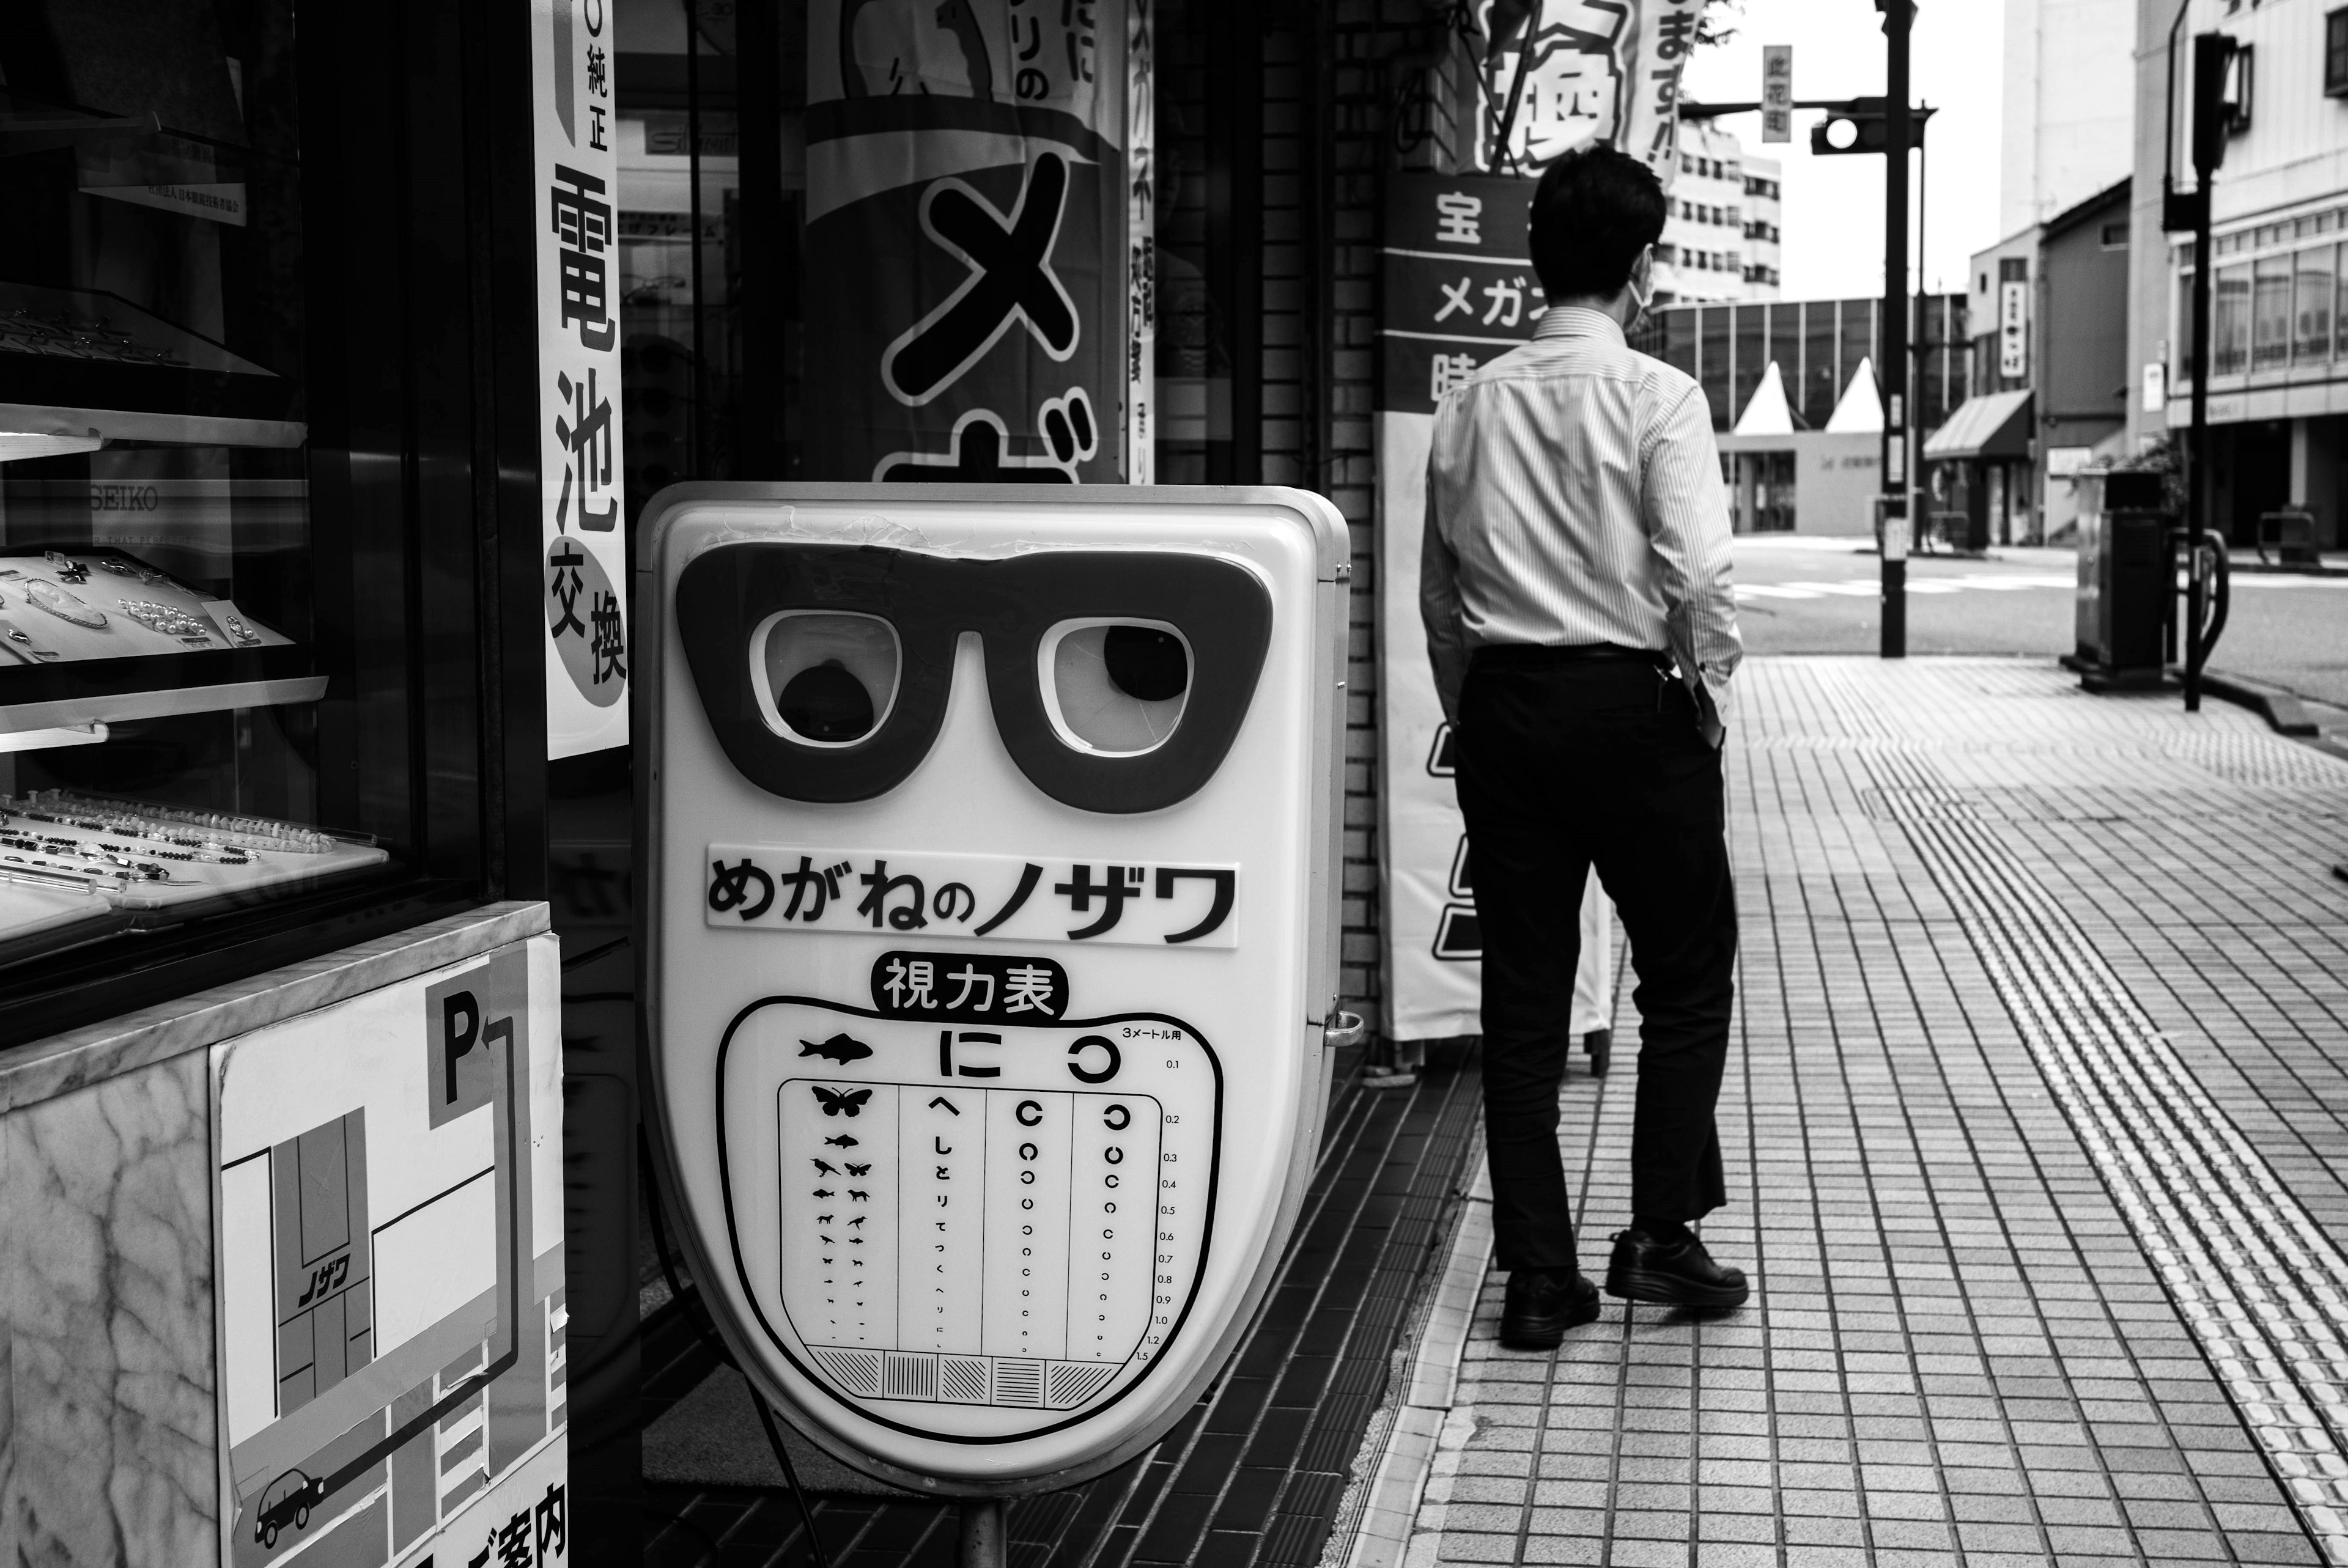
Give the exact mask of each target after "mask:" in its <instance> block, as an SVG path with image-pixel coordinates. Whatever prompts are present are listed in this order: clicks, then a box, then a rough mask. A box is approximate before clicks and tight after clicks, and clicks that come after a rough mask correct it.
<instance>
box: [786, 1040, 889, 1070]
mask: <svg viewBox="0 0 2348 1568" xmlns="http://www.w3.org/2000/svg"><path fill="white" fill-rule="evenodd" d="M799 1054H800V1055H801V1056H819V1057H821V1058H823V1059H824V1060H825V1061H836V1062H838V1063H839V1065H840V1066H842V1067H846V1066H847V1065H848V1064H849V1063H850V1062H851V1061H863V1060H864V1059H865V1058H866V1057H868V1056H870V1055H871V1054H872V1048H871V1047H870V1046H869V1045H867V1044H865V1043H864V1042H863V1041H862V1040H858V1039H855V1038H854V1037H853V1036H851V1035H849V1034H848V1033H846V1032H845V1031H843V1032H841V1033H839V1034H835V1035H833V1036H832V1037H831V1038H830V1039H829V1040H825V1041H824V1042H823V1043H821V1044H820V1045H819V1044H817V1043H816V1042H815V1041H814V1040H801V1041H799Z"/></svg>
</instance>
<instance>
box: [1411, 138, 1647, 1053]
mask: <svg viewBox="0 0 2348 1568" xmlns="http://www.w3.org/2000/svg"><path fill="white" fill-rule="evenodd" d="M1532 190H1533V182H1532V181H1531V180H1529V179H1494V178H1490V177H1488V176H1457V177H1455V176H1448V175H1424V174H1396V175H1389V176H1388V177H1387V179H1386V212H1385V251H1384V253H1383V254H1382V256H1381V257H1380V269H1379V271H1380V281H1381V283H1382V285H1383V290H1384V294H1385V314H1384V319H1383V321H1382V322H1381V323H1380V327H1379V339H1378V341H1379V345H1380V352H1379V371H1380V377H1379V387H1380V391H1379V396H1378V413H1377V418H1376V423H1375V440H1376V444H1377V463H1378V502H1377V504H1378V549H1379V552H1380V554H1379V571H1378V592H1379V598H1378V646H1379V649H1380V650H1381V658H1382V661H1383V667H1382V668H1381V669H1380V671H1379V674H1378V693H1379V702H1380V712H1379V725H1380V734H1381V739H1382V743H1383V744H1382V747H1381V750H1382V753H1383V757H1384V761H1383V764H1382V769H1383V771H1382V774H1381V776H1380V779H1379V785H1378V795H1379V806H1380V810H1381V813H1382V815H1381V818H1380V821H1379V831H1378V853H1379V860H1380V869H1381V871H1382V876H1381V877H1380V886H1381V887H1382V889H1383V891H1384V895H1385V905H1384V907H1383V910H1382V918H1381V922H1380V924H1381V928H1382V930H1383V931H1384V933H1385V1005H1386V1016H1385V1020H1384V1021H1385V1031H1386V1034H1387V1036H1388V1038H1390V1039H1395V1040H1440V1039H1447V1038H1449V1037H1452V1036H1456V1035H1463V1034H1475V1033H1478V1032H1480V1030H1481V1029H1482V1024H1481V1022H1480V1021H1479V1019H1480V1009H1479V996H1480V992H1481V989H1482V985H1483V974H1482V970H1483V962H1482V960H1483V952H1484V938H1483V933H1482V927H1481V926H1480V924H1479V923H1478V918H1477V914H1476V897H1475V887H1474V886H1473V884H1472V881H1471V880H1470V878H1469V876H1468V835H1467V828H1466V825H1465V824H1464V823H1463V822H1462V821H1461V820H1460V816H1459V802H1458V798H1457V794H1455V792H1454V785H1453V773H1454V769H1453V764H1452V752H1451V727H1450V726H1449V725H1448V724H1447V723H1445V722H1444V719H1443V707H1442V703H1441V702H1439V701H1438V700H1437V697H1436V694H1435V677H1434V674H1433V671H1432V670H1431V669H1430V668H1429V666H1428V663H1427V657H1426V632H1425V630H1423V628H1422V627H1421V625H1420V622H1419V617H1418V552H1419V541H1420V538H1421V534H1422V532H1423V530H1424V528H1425V526H1426V455H1427V448H1428V446H1429V444H1430V439H1431V436H1432V435H1433V431H1434V425H1435V405H1436V404H1437V402H1438V401H1439V400H1440V399H1441V398H1442V396H1443V395H1444V394H1445V393H1447V392H1448V391H1450V390H1451V389H1452V388H1453V387H1455V386H1458V385H1460V384H1464V383H1465V382H1466V381H1467V380H1468V377H1470V376H1472V375H1474V374H1476V372H1477V371H1478V370H1479V369H1481V368H1482V367H1483V366H1484V365H1486V364H1489V363H1491V362H1492V361H1493V360H1495V359H1497V358H1498V357H1499V356H1500V355H1502V354H1506V353H1508V352H1509V350H1510V349H1512V348H1515V347H1517V346H1518V345H1519V344H1521V343H1528V342H1529V341H1531V338H1532V334H1533V324H1534V323H1535V322H1536V321H1538V320H1539V319H1540V313H1541V312H1542V311H1543V310H1544V309H1545V308H1546V307H1547V301H1546V300H1545V298H1544V297H1543V295H1542V293H1541V288H1540V280H1539V279H1538V278H1537V277H1536V276H1535V275H1534V273H1533V270H1532V261H1531V255H1532V252H1531V248H1530V245H1529V242H1528V241H1527V227H1528V216H1529V211H1528V205H1527V204H1528V202H1529V200H1530V198H1531V196H1532ZM1560 897H1574V898H1579V899H1580V900H1581V945H1582V963H1581V970H1580V972H1579V973H1578V974H1577V976H1576V978H1575V984H1574V1000H1573V1009H1572V1018H1571V1020H1570V1027H1571V1029H1572V1030H1573V1032H1574V1033H1575V1034H1577V1035H1579V1034H1582V1033H1586V1032H1587V1031H1589V1030H1593V1029H1601V1028H1606V1027H1609V1025H1610V1024H1611V1020H1612V1016H1613V999H1612V985H1611V981H1612V963H1611V958H1610V949H1609V945H1608V936H1607V933H1608V930H1609V928H1610V924H1611V917H1612V907H1611V905H1610V904H1609V903H1608V901H1607V899H1606V896H1605V895H1604V894H1603V893H1602V892H1601V891H1600V890H1599V888H1598V886H1597V879H1596V878H1595V877H1592V878H1591V880H1590V883H1589V886H1587V887H1586V888H1584V889H1579V890H1573V891H1566V890H1560Z"/></svg>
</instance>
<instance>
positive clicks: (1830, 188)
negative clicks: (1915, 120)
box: [1682, 0, 2005, 300]
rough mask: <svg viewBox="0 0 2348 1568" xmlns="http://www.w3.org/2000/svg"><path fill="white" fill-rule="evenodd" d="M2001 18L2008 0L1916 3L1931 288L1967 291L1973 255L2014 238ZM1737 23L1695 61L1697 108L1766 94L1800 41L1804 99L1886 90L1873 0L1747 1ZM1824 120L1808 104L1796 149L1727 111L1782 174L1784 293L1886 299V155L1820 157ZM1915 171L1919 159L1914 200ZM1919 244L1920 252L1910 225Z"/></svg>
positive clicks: (1692, 90)
mask: <svg viewBox="0 0 2348 1568" xmlns="http://www.w3.org/2000/svg"><path fill="white" fill-rule="evenodd" d="M2004 10H2005V7H2004V6H2003V5H1999V4H1997V0H1920V3H1919V5H1918V6H1917V11H1916V24H1915V31H1914V35H1913V40H1912V42H1911V44H1910V66H1909V70H1910V80H1911V84H1912V91H1913V95H1914V101H1915V102H1917V103H1920V104H1930V105H1931V106H1932V108H1934V109H1935V110H1937V111H1938V112H1937V113H1935V114H1934V115H1933V116H1932V120H1931V128H1929V129H1928V130H1927V131H1926V132H1925V146H1926V149H1927V152H1926V154H1925V155H1924V162H1925V165H1926V167H1925V169H1924V170H1923V179H1924V186H1925V192H1924V194H1925V207H1924V247H1923V272H1924V275H1923V278H1922V280H1921V281H1922V282H1923V283H1924V284H1925V285H1926V286H1927V287H1928V288H1931V289H1952V290H1953V289H1962V288H1963V287H1964V286H1965V274H1966V270H1967V269H1966V258H1967V257H1968V256H1970V255H1971V254H1972V252H1973V251H1979V250H1982V249H1983V248H1985V247H1987V246H1989V245H1992V244H1994V243H1996V241H1998V240H1999V239H2001V238H2003V236H2001V235H2000V234H1999V233H1998V232H1997V178H1998V117H1999V104H1998V92H1999V79H2000V77H2001V75H2002V66H2003V56H2002V43H2003V13H2004ZM1728 20H1729V22H1730V24H1731V25H1732V26H1735V28H1736V36H1735V37H1734V38H1732V39H1730V40H1729V41H1728V42H1727V43H1725V44H1724V45H1721V46H1717V47H1715V48H1710V49H1704V50H1700V51H1698V53H1697V54H1696V56H1694V58H1693V59H1692V60H1690V61H1689V62H1688V67H1687V75H1686V77H1685V78H1684V82H1683V84H1682V90H1683V92H1684V95H1685V96H1686V97H1690V98H1693V99H1695V100H1696V101H1698V102H1723V101H1730V102H1735V101H1749V100H1752V99H1755V98H1757V97H1760V96H1761V48H1762V46H1763V45H1765V44H1790V45H1792V46H1793V49H1794V97H1796V98H1797V99H1801V98H1846V97H1860V96H1862V95H1866V94H1879V93H1881V92H1882V91H1883V82H1884V40H1883V33H1882V28H1881V24H1882V18H1881V17H1880V16H1879V15H1877V13H1876V10H1875V5H1874V0H1745V5H1744V14H1743V15H1741V16H1732V17H1730V18H1728ZM1821 118H1824V117H1823V115H1822V114H1821V112H1820V111H1818V110H1817V109H1797V110H1796V111H1795V114H1794V138H1793V140H1792V141H1790V142H1772V143H1766V144H1765V143H1764V142H1763V141H1762V140H1761V117H1760V116H1759V115H1757V114H1748V115H1730V116H1725V117H1723V118H1721V119H1720V120H1719V121H1718V122H1717V123H1718V124H1719V125H1720V126H1721V127H1722V128H1724V129H1727V130H1732V131H1734V132H1735V133H1736V135H1737V136H1738V137H1739V138H1741V139H1742V140H1743V141H1744V143H1745V150H1746V152H1747V153H1748V154H1753V153H1757V154H1760V155H1762V156H1764V157H1769V158H1776V159H1780V160H1781V161H1782V162H1783V163H1784V165H1785V171H1786V172H1785V218H1784V221H1783V224H1782V227H1783V229H1784V231H1785V236H1786V238H1785V244H1784V247H1783V256H1782V259H1781V261H1780V269H1781V271H1782V272H1783V276H1784V282H1783V284H1782V285H1781V288H1780V290H1779V292H1780V296H1781V297H1782V298H1785V299H1788V300H1831V299H1849V298H1854V297H1858V296H1862V295H1869V294H1879V293H1881V292H1883V159H1880V158H1869V157H1852V156H1840V157H1829V158H1815V157H1812V156H1811V153H1810V127H1811V126H1813V125H1815V124H1817V123H1818V121H1819V120H1820V119H1821ZM1916 175H1917V166H1916V164H1915V163H1913V162H1911V163H1910V166H1909V179H1910V187H1911V191H1912V187H1913V185H1914V182H1915V179H1916ZM1909 244H1910V249H1911V251H1912V250H1913V249H1914V246H1915V240H1914V237H1913V231H1912V230H1911V231H1910V241H1909ZM1911 277H1912V274H1911Z"/></svg>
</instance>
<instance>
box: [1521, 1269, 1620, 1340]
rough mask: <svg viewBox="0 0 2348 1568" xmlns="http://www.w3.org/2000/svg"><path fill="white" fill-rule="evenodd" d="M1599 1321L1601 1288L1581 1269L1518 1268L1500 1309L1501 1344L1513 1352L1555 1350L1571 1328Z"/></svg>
mask: <svg viewBox="0 0 2348 1568" xmlns="http://www.w3.org/2000/svg"><path fill="white" fill-rule="evenodd" d="M1597 1319H1598V1287H1597V1286H1594V1285H1592V1284H1591V1283H1590V1278H1589V1276H1587V1275H1585V1274H1583V1273H1582V1272H1581V1270H1579V1269H1566V1268H1515V1269H1510V1270H1509V1295H1508V1299H1507V1300H1506V1301H1505V1302H1503V1303H1502V1305H1501V1307H1500V1343H1501V1344H1503V1345H1505V1346H1507V1347H1508V1348H1509V1349H1511V1350H1554V1349H1556V1348H1557V1347H1558V1341H1560V1340H1561V1339H1563V1338H1564V1337H1565V1331H1566V1330H1567V1329H1569V1328H1579V1327H1581V1325H1583V1324H1585V1323H1594V1322H1596V1321H1597Z"/></svg>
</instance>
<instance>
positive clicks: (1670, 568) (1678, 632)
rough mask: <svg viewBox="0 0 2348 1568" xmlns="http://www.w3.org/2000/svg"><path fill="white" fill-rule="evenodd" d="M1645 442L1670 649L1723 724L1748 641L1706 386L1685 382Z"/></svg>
mask: <svg viewBox="0 0 2348 1568" xmlns="http://www.w3.org/2000/svg"><path fill="white" fill-rule="evenodd" d="M1646 446H1647V453H1646V463H1645V479H1644V484H1643V487H1642V497H1641V507H1642V509H1643V511H1644V513H1645V516H1644V518H1643V519H1642V520H1643V522H1644V524H1645V525H1646V530H1647V538H1648V540H1649V541H1650V543H1651V544H1652V545H1653V548H1654V552H1655V559H1656V562H1657V564H1658V567H1659V572H1658V578H1659V582H1658V586H1659V587H1660V588H1661V589H1662V591H1663V604H1664V607H1665V609H1666V610H1667V611H1668V613H1669V616H1670V620H1671V632H1672V651H1673V655H1674V656H1675V657H1677V658H1678V659H1679V660H1680V661H1681V663H1682V665H1683V666H1684V667H1692V669H1693V671H1694V675H1695V676H1696V678H1697V679H1698V681H1700V682H1701V684H1702V690H1703V692H1704V694H1706V695H1708V696H1710V698H1711V699H1712V706H1713V708H1714V709H1715V713H1716V715H1717V718H1718V720H1719V722H1720V723H1724V724H1725V723H1726V722H1727V719H1728V711H1729V702H1730V698H1729V682H1730V681H1731V679H1732V678H1733V677H1734V676H1735V673H1736V667H1737V665H1738V664H1739V663H1740V662H1742V661H1743V660H1744V657H1745V641H1744V639H1743V638H1742V637H1740V636H1739V635H1738V634H1737V630H1736V599H1735V593H1734V591H1733V584H1732V581H1731V565H1732V559H1731V555H1730V548H1729V538H1730V532H1731V530H1730V528H1729V523H1728V499H1727V497H1726V495H1725V491H1724V487H1723V486H1722V484H1721V479H1720V452H1719V448H1718V446H1716V445H1715V442H1714V440H1713V436H1712V410H1711V408H1710V407H1709V406H1708V405H1706V404H1705V402H1704V393H1703V391H1702V390H1701V389H1699V388H1697V387H1694V386H1690V387H1687V388H1685V389H1684V392H1683V393H1682V395H1681V396H1680V397H1679V399H1678V401H1677V402H1676V403H1674V404H1673V405H1672V406H1671V407H1670V408H1669V409H1667V410H1666V411H1665V412H1664V413H1663V415H1662V416H1661V417H1660V418H1659V419H1658V420H1657V421H1656V422H1655V425H1654V426H1653V429H1652V430H1650V431H1649V433H1648V436H1647V442H1646Z"/></svg>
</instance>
